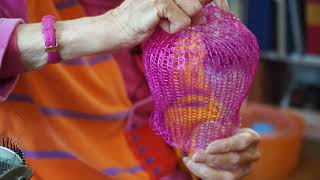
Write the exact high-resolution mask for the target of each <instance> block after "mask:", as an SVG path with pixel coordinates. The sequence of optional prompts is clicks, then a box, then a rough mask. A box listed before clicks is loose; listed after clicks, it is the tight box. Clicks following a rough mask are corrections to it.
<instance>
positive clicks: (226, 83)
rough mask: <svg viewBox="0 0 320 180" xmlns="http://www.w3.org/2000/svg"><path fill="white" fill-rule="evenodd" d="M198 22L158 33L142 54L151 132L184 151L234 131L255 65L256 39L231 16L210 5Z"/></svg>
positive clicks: (257, 51) (257, 57)
mask: <svg viewBox="0 0 320 180" xmlns="http://www.w3.org/2000/svg"><path fill="white" fill-rule="evenodd" d="M203 20H204V22H202V23H201V24H198V25H196V26H193V27H190V28H187V29H186V30H184V31H183V32H180V33H177V34H173V35H170V34H167V33H166V32H164V31H160V30H159V31H158V32H156V33H155V34H154V35H153V36H152V37H151V39H150V40H149V41H147V42H146V44H145V47H144V50H143V62H144V68H145V73H146V77H147V80H148V84H149V87H150V90H151V93H152V96H153V100H154V112H153V116H152V125H153V128H154V130H155V131H156V132H157V133H158V134H160V135H161V136H162V137H163V138H164V139H165V140H166V142H167V143H169V144H170V145H172V146H175V147H177V148H179V149H181V150H184V151H187V152H192V151H194V150H196V149H205V148H206V147H207V145H208V144H209V143H210V142H212V141H213V140H216V139H220V138H225V137H228V136H231V135H232V134H233V133H235V132H236V131H237V129H238V127H239V125H240V121H239V109H240V106H241V104H242V102H243V101H244V99H245V97H246V96H247V95H248V91H249V88H250V86H251V84H252V82H253V79H254V76H255V72H256V67H257V64H258V61H259V48H258V44H257V41H256V38H255V36H254V35H253V34H252V33H251V32H250V31H249V30H248V29H247V28H246V27H245V26H244V25H243V24H242V23H241V22H240V21H239V20H238V19H237V18H236V17H235V16H234V15H233V14H232V13H230V12H223V11H222V10H219V9H218V8H216V7H214V6H212V5H210V6H207V7H206V8H205V9H204V10H203Z"/></svg>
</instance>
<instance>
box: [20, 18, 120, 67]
mask: <svg viewBox="0 0 320 180" xmlns="http://www.w3.org/2000/svg"><path fill="white" fill-rule="evenodd" d="M113 21H114V19H113V17H112V15H111V12H110V13H107V14H104V15H101V16H95V17H86V18H80V19H75V20H69V21H58V22H56V37H57V42H58V45H59V53H60V56H61V58H62V60H68V59H72V58H76V57H80V56H83V55H86V54H92V53H99V52H104V51H106V52H108V51H109V52H110V51H113V50H115V49H119V48H121V47H122V45H121V40H120V39H121V38H120V36H118V34H117V28H116V27H115V23H113ZM17 44H18V49H19V52H20V59H21V63H22V64H23V65H24V67H25V68H26V69H28V70H33V69H37V68H40V67H42V66H44V65H46V64H47V61H48V56H47V53H46V51H45V48H44V40H43V34H42V30H41V24H40V23H37V24H24V25H20V26H19V27H18V30H17Z"/></svg>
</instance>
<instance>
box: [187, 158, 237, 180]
mask: <svg viewBox="0 0 320 180" xmlns="http://www.w3.org/2000/svg"><path fill="white" fill-rule="evenodd" d="M183 162H184V164H185V165H186V167H187V168H188V169H189V170H190V171H191V172H192V173H193V174H195V175H196V176H198V177H199V178H201V179H205V180H213V179H214V180H233V179H234V176H233V174H232V173H230V172H227V171H222V170H216V169H213V168H210V167H208V166H206V165H205V164H201V163H195V162H193V161H192V160H191V158H189V157H186V158H184V159H183Z"/></svg>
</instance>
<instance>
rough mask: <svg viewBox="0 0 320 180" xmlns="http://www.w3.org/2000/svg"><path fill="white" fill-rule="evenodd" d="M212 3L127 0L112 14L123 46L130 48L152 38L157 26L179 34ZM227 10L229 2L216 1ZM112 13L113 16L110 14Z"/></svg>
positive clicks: (174, 0) (181, 0)
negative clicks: (206, 5)
mask: <svg viewBox="0 0 320 180" xmlns="http://www.w3.org/2000/svg"><path fill="white" fill-rule="evenodd" d="M209 2H210V1H208V0H125V1H124V2H123V3H122V4H121V5H120V6H119V7H117V8H115V9H114V10H112V11H111V13H110V14H111V16H113V20H114V25H115V28H116V29H118V33H119V35H120V36H119V37H120V39H121V40H120V43H121V46H125V47H130V46H134V45H137V44H139V43H140V42H142V41H143V40H145V39H146V38H147V37H149V36H150V35H151V34H152V33H153V32H154V29H155V27H156V26H158V25H159V26H160V27H161V28H162V29H163V30H165V31H166V32H168V33H176V32H178V31H180V30H182V29H184V28H186V27H187V26H189V25H190V24H191V22H192V21H193V19H195V18H196V16H197V14H198V13H199V12H200V10H201V8H202V6H203V5H205V4H207V3H209ZM214 3H215V4H216V6H218V7H219V8H221V9H224V10H227V9H228V5H227V2H226V0H215V1H214ZM107 14H109V13H107Z"/></svg>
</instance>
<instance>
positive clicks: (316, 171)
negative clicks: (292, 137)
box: [288, 140, 320, 180]
mask: <svg viewBox="0 0 320 180" xmlns="http://www.w3.org/2000/svg"><path fill="white" fill-rule="evenodd" d="M288 151H290V150H289V149H288ZM289 180H320V141H318V142H317V141H311V140H304V143H303V147H302V151H301V156H300V162H299V167H298V168H297V170H296V172H295V173H294V174H293V175H292V177H291V178H289Z"/></svg>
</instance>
